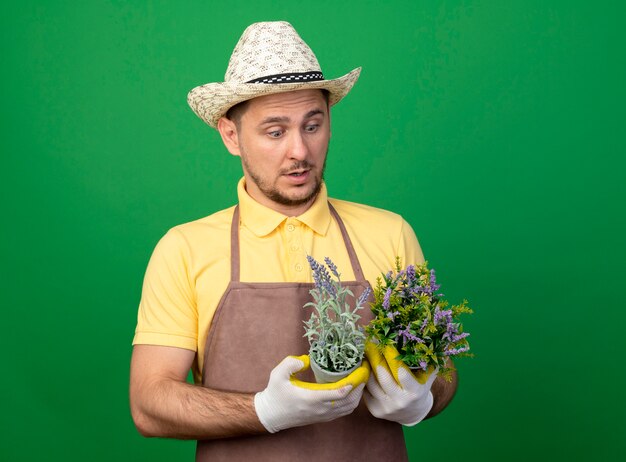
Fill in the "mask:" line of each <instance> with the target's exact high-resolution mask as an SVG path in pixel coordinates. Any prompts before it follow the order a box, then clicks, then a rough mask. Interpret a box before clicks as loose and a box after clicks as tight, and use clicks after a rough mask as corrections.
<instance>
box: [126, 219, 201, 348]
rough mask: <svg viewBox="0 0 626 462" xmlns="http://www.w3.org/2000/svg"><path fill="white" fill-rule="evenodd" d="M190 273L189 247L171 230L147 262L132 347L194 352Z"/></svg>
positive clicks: (194, 319) (195, 322) (195, 321)
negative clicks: (139, 345)
mask: <svg viewBox="0 0 626 462" xmlns="http://www.w3.org/2000/svg"><path fill="white" fill-rule="evenodd" d="M189 273H190V252H189V248H188V246H187V243H186V241H185V239H184V237H183V236H182V234H181V233H180V232H179V231H177V230H176V229H172V230H170V231H169V232H168V233H167V234H166V235H165V236H164V237H163V238H162V239H161V240H160V241H159V243H158V244H157V246H156V248H155V249H154V252H153V254H152V257H151V258H150V262H149V263H148V268H147V270H146V275H145V278H144V283H143V289H142V294H141V302H140V304H139V313H138V316H137V329H136V330H135V338H134V339H133V345H138V344H144V345H146V344H147V345H160V346H173V347H178V348H185V349H188V350H193V351H197V343H198V341H197V332H198V312H197V308H196V298H195V292H194V288H193V284H192V283H191V280H192V279H191V278H190V274H189Z"/></svg>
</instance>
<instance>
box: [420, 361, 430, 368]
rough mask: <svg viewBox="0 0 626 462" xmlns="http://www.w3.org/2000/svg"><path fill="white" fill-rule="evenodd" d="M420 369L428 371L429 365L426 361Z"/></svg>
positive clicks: (421, 363)
mask: <svg viewBox="0 0 626 462" xmlns="http://www.w3.org/2000/svg"><path fill="white" fill-rule="evenodd" d="M420 367H421V368H422V370H423V371H425V370H428V363H427V362H426V361H424V360H421V361H420Z"/></svg>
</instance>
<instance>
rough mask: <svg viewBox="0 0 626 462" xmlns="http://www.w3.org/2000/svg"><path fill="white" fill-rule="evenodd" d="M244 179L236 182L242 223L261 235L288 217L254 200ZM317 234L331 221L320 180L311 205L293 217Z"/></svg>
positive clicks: (322, 232)
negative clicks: (318, 188)
mask: <svg viewBox="0 0 626 462" xmlns="http://www.w3.org/2000/svg"><path fill="white" fill-rule="evenodd" d="M245 186H246V185H245V180H244V178H242V179H241V180H239V183H238V184H237V196H238V198H239V210H240V216H241V222H242V224H243V225H244V226H245V227H246V228H248V229H250V230H251V231H252V232H253V233H254V234H255V235H256V236H258V237H263V236H267V235H268V234H270V233H271V232H272V231H274V230H275V229H276V228H278V226H280V224H281V223H283V222H284V221H285V220H286V219H287V218H288V217H287V216H286V215H283V214H282V213H280V212H277V211H275V210H272V209H270V208H268V207H265V206H264V205H261V204H259V203H258V202H257V201H255V200H254V199H253V198H252V197H250V195H249V194H248V193H247V191H246V187H245ZM295 219H296V220H298V221H300V222H301V223H303V224H305V225H306V226H308V227H309V228H311V229H312V230H313V231H315V232H316V233H317V234H321V235H322V236H325V235H326V233H327V232H328V228H329V226H330V222H331V215H330V210H329V208H328V192H327V190H326V184H325V183H323V182H322V187H321V189H320V192H319V194H318V195H317V197H316V198H315V201H314V202H313V204H311V207H309V209H308V210H307V211H306V212H304V213H303V214H302V215H300V216H297V217H295Z"/></svg>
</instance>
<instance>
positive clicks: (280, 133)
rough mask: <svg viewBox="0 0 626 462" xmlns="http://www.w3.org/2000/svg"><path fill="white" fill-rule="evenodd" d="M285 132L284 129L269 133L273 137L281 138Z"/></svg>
mask: <svg viewBox="0 0 626 462" xmlns="http://www.w3.org/2000/svg"><path fill="white" fill-rule="evenodd" d="M282 134H283V131H282V130H273V131H271V132H268V135H269V136H270V137H271V138H280V136H281V135H282Z"/></svg>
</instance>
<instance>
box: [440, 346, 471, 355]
mask: <svg viewBox="0 0 626 462" xmlns="http://www.w3.org/2000/svg"><path fill="white" fill-rule="evenodd" d="M466 351H469V346H462V347H461V348H450V349H448V350H446V351H444V352H443V354H444V355H446V356H455V355H458V354H461V353H465V352H466Z"/></svg>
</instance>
